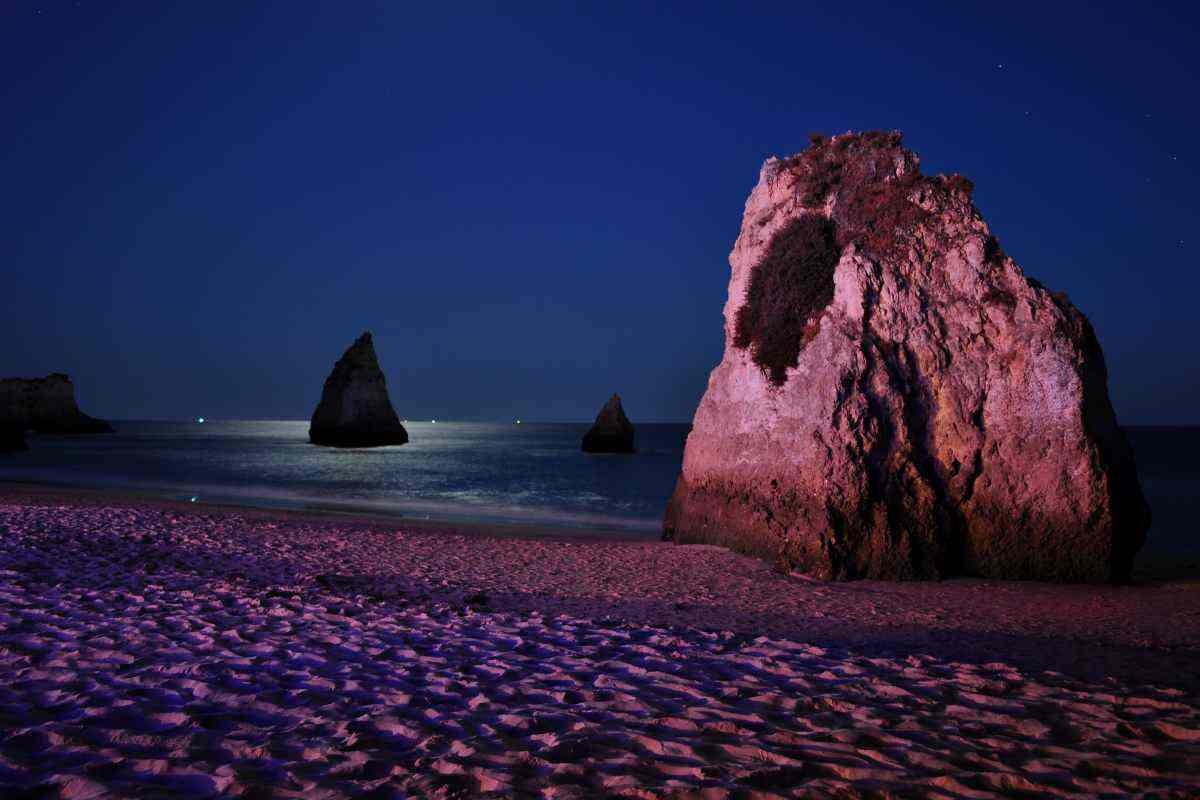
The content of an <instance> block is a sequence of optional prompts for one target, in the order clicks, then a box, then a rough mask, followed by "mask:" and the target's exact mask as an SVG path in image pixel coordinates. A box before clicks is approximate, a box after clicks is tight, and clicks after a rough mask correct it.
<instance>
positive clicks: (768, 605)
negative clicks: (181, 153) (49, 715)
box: [0, 482, 1200, 695]
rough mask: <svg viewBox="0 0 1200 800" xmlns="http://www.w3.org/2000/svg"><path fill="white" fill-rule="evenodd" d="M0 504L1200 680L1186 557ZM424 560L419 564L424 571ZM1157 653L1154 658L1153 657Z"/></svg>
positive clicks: (719, 621)
mask: <svg viewBox="0 0 1200 800" xmlns="http://www.w3.org/2000/svg"><path fill="white" fill-rule="evenodd" d="M4 504H15V505H18V506H30V507H39V506H40V507H53V508H58V507H64V508H67V509H106V510H114V509H115V510H118V511H121V512H128V513H132V514H141V513H143V512H158V513H163V512H169V513H170V514H171V515H173V516H172V517H171V518H174V519H188V520H192V521H194V523H195V524H197V525H199V526H201V527H202V528H204V529H206V530H210V531H223V530H235V531H237V532H238V533H241V534H253V535H256V536H257V535H261V534H262V533H263V532H267V534H268V535H269V536H270V537H271V538H273V539H279V538H280V537H286V535H287V532H288V531H295V532H296V535H298V536H304V537H316V538H318V539H332V540H336V541H338V542H339V545H338V546H339V547H342V546H343V544H342V543H343V540H344V538H345V535H346V534H353V535H354V536H357V537H361V538H362V539H363V540H369V541H373V542H374V543H375V544H376V546H377V550H376V551H374V552H372V554H371V557H370V558H368V559H366V560H365V561H362V562H360V563H359V564H357V565H356V566H357V569H347V571H348V572H349V573H350V574H353V575H355V580H356V581H360V582H362V581H363V580H365V581H366V584H365V585H368V588H367V590H366V591H367V592H368V594H369V593H371V592H375V591H376V590H377V589H378V585H377V584H378V583H379V580H380V579H381V577H382V576H390V577H388V578H387V579H385V580H384V582H385V583H386V582H387V580H390V579H391V578H393V577H398V576H403V578H404V580H403V581H402V582H405V583H406V584H407V585H408V588H407V589H406V590H405V591H407V592H415V593H417V594H419V595H422V596H425V597H427V598H433V599H437V600H440V601H444V602H450V603H460V604H461V603H462V602H463V601H464V598H466V597H468V596H470V595H473V594H479V593H486V594H487V595H488V596H489V598H490V607H491V608H493V609H496V610H509V611H517V612H520V613H528V612H531V611H538V612H541V613H557V612H564V613H570V614H577V615H580V616H585V617H600V618H605V619H610V620H621V621H624V622H636V623H645V624H653V625H667V626H684V627H696V628H702V629H706V630H722V629H723V630H731V631H734V632H736V633H737V634H738V635H747V636H753V635H763V634H766V635H780V636H787V637H789V638H795V639H799V640H802V641H807V642H810V643H820V644H822V645H825V646H834V647H850V648H862V647H866V648H869V649H873V650H876V651H879V652H887V653H891V654H902V653H905V652H926V653H936V654H940V655H943V656H947V657H954V658H960V659H966V660H974V661H978V660H980V659H985V656H984V655H982V654H984V653H987V654H988V655H987V656H986V658H987V659H992V660H996V659H1001V660H1003V658H1004V655H1005V653H1006V651H1011V655H1012V656H1013V657H1015V660H1016V661H1017V662H1020V663H1022V664H1023V665H1025V666H1027V667H1030V668H1034V669H1043V668H1044V669H1052V670H1056V671H1065V672H1073V673H1074V674H1078V675H1087V676H1089V677H1091V678H1097V677H1101V676H1102V673H1104V672H1105V670H1109V671H1112V670H1115V671H1116V672H1118V673H1121V674H1122V675H1123V676H1124V677H1133V678H1135V679H1138V680H1141V679H1143V678H1145V679H1146V680H1160V681H1162V680H1165V681H1167V682H1168V683H1170V684H1172V685H1186V686H1188V687H1189V691H1196V692H1197V694H1198V695H1200V673H1195V671H1194V670H1189V669H1182V667H1183V665H1182V664H1179V663H1178V661H1177V659H1178V658H1179V657H1180V656H1182V655H1184V654H1187V658H1194V659H1195V663H1200V571H1198V570H1196V569H1195V564H1192V563H1190V562H1189V563H1188V564H1182V565H1180V564H1175V565H1172V564H1170V563H1167V564H1166V565H1165V566H1163V567H1162V568H1160V569H1158V570H1156V571H1150V570H1148V569H1147V568H1146V567H1144V566H1143V568H1142V570H1141V573H1140V574H1138V575H1135V577H1137V578H1138V580H1136V581H1135V582H1134V583H1132V584H1128V585H1120V586H1114V585H1111V584H1058V583H1041V582H1035V581H998V580H988V579H983V578H968V577H955V578H948V579H945V580H942V581H911V582H888V581H872V580H858V581H844V582H822V581H816V580H813V579H811V578H809V577H807V576H805V575H800V574H791V575H785V574H782V573H779V572H778V571H776V570H775V569H774V568H773V567H771V566H770V565H768V564H767V563H766V562H764V561H761V560H759V559H756V558H753V557H750V556H744V555H740V554H737V553H734V552H732V551H730V550H727V549H725V548H722V547H716V546H711V545H676V544H673V543H671V542H663V541H661V540H660V539H658V538H657V537H644V536H636V535H633V536H630V535H622V533H623V532H613V533H608V532H604V531H595V530H587V529H574V528H572V529H564V528H555V527H550V526H540V527H539V526H533V525H498V524H490V523H453V522H445V521H436V520H422V519H405V518H401V517H396V516H390V515H377V516H376V515H370V514H359V513H344V512H339V511H330V510H321V509H276V508H262V507H254V506H237V505H226V504H216V503H212V504H210V503H203V502H201V503H191V502H187V501H181V500H173V499H169V498H163V497H159V496H153V495H141V494H139V493H136V492H111V491H108V490H105V489H89V488H81V487H70V488H60V487H48V486H42V485H38V484H12V483H2V482H0V505H4ZM232 544H233V543H231V545H232ZM364 546H365V545H364ZM389 552H390V555H389ZM539 559H542V560H544V561H545V562H546V563H541V562H540V561H539ZM347 567H349V565H347ZM413 574H421V575H422V576H423V577H422V578H421V579H418V580H416V581H413V580H411V577H412V575H413ZM435 576H436V577H435ZM371 586H374V588H371ZM391 591H392V590H391V589H386V588H385V589H383V590H382V592H383V594H384V595H387V594H389V593H390V592H391ZM956 615H957V616H956ZM1150 654H1153V656H1151V655H1150ZM1153 659H1158V661H1159V663H1149V662H1150V661H1151V660H1153ZM985 660H986V659H985ZM1176 664H1177V666H1172V665H1176ZM1189 666H1190V665H1189Z"/></svg>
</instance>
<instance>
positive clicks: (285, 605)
mask: <svg viewBox="0 0 1200 800" xmlns="http://www.w3.org/2000/svg"><path fill="white" fill-rule="evenodd" d="M456 528H457V529H456V530H449V529H444V528H442V529H439V526H438V525H437V524H429V523H426V524H421V525H415V524H413V523H411V522H405V521H399V520H383V519H354V518H347V517H343V516H338V515H321V514H306V513H283V512H264V511H247V510H238V509H216V508H205V507H202V506H189V505H187V504H178V503H172V502H168V501H156V500H149V499H145V498H131V497H119V496H114V495H106V494H103V493H95V492H93V493H87V492H69V491H60V490H39V489H33V488H30V487H18V486H7V487H0V795H2V796H10V795H13V796H16V795H17V794H18V793H19V792H30V793H34V794H37V796H56V795H58V796H63V797H98V796H105V795H109V794H112V795H116V796H130V795H133V796H189V797H208V796H219V795H231V796H238V795H241V796H247V797H267V796H278V797H343V796H347V797H348V796H361V795H364V794H367V796H381V797H386V796H397V797H402V796H420V797H423V796H445V797H460V796H480V795H482V796H488V795H489V794H490V795H492V796H496V797H511V796H530V797H535V796H544V797H597V796H606V795H612V796H631V797H665V796H681V797H684V796H695V797H752V796H753V797H775V796H779V797H811V796H850V797H855V796H889V793H890V794H891V795H895V796H909V795H917V796H929V797H947V798H950V797H988V796H1003V795H1011V794H1014V793H1022V792H1024V793H1028V794H1031V795H1063V796H1079V797H1096V796H1114V797H1115V796H1127V795H1130V794H1139V793H1154V794H1156V795H1166V796H1170V795H1172V794H1174V795H1175V796H1179V797H1189V796H1196V795H1197V794H1200V674H1198V672H1200V581H1197V580H1196V579H1195V578H1194V577H1188V576H1187V575H1184V576H1183V577H1177V578H1172V579H1170V580H1148V581H1144V582H1143V584H1142V585H1136V586H1126V587H1109V586H1056V585H1049V584H1034V583H1006V582H995V581H990V582H989V581H975V580H955V581H946V582H942V583H936V584H934V583H924V584H885V583H878V582H859V583H849V584H823V583H815V582H812V581H808V580H806V579H804V578H802V577H799V576H789V575H781V574H778V573H775V572H773V571H772V570H771V569H770V568H769V567H767V566H766V565H764V564H762V563H760V562H757V561H754V560H752V559H748V558H744V557H741V556H737V555H735V554H732V553H730V552H728V551H725V550H722V549H718V548H713V547H705V546H689V547H676V546H672V545H669V544H662V543H659V542H653V541H645V540H640V541H639V540H636V539H630V538H628V537H625V538H622V537H612V536H591V537H584V538H579V537H578V536H570V535H567V533H566V532H562V531H546V530H543V531H539V532H538V533H539V534H540V535H538V536H535V537H528V536H525V535H524V533H525V532H523V531H521V530H511V529H494V528H487V527H482V526H456ZM39 793H44V794H39Z"/></svg>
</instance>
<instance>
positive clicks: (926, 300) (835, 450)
mask: <svg viewBox="0 0 1200 800" xmlns="http://www.w3.org/2000/svg"><path fill="white" fill-rule="evenodd" d="M973 188H974V187H973V184H972V183H971V181H970V180H968V179H967V178H965V177H963V176H961V175H949V176H947V175H934V176H928V175H923V174H922V173H921V170H920V167H919V160H918V158H917V156H916V154H914V153H913V152H912V151H911V150H908V149H906V148H905V147H903V146H902V145H901V143H900V134H899V133H894V132H871V133H862V134H845V135H842V136H836V137H833V138H829V137H822V136H815V137H814V138H813V142H812V145H811V146H810V147H809V148H808V149H806V150H805V151H804V152H802V153H800V154H798V155H796V156H793V157H791V158H787V159H783V160H780V159H776V158H771V159H768V160H767V162H766V164H764V165H763V167H762V171H761V173H760V176H759V182H758V185H757V186H756V187H755V189H754V191H753V192H752V193H751V194H750V198H749V200H748V201H747V202H746V209H745V214H744V216H743V220H742V229H741V234H740V235H739V236H738V239H737V243H736V244H735V245H734V248H733V252H732V253H731V254H730V257H729V262H730V265H731V267H732V274H731V277H730V281H729V295H728V300H727V302H726V305H725V352H724V355H723V357H722V359H721V363H719V364H718V365H717V366H716V367H715V368H714V369H713V372H712V375H711V376H710V378H709V381H708V389H707V391H706V392H705V394H704V397H703V399H702V400H701V401H700V406H699V408H698V409H697V411H696V416H695V420H694V425H693V429H692V432H691V434H690V435H689V436H688V440H687V446H686V449H685V452H684V459H683V472H682V474H681V475H680V476H679V480H678V483H677V485H676V489H675V493H674V495H673V496H672V497H671V500H670V502H669V504H668V507H667V512H666V518H665V521H664V531H663V534H664V538H667V539H673V540H674V541H676V542H681V543H683V542H706V543H711V544H719V545H726V546H729V547H730V548H732V549H735V550H738V551H741V552H744V553H750V554H754V555H758V556H761V557H763V558H765V559H768V560H770V561H772V562H774V563H775V564H776V565H777V566H778V567H780V568H781V569H784V570H786V571H797V572H802V573H806V574H809V575H811V576H814V577H817V578H822V579H850V578H882V579H894V580H906V579H936V578H942V577H947V576H953V575H968V576H979V577H986V578H1001V579H1031V580H1051V581H1086V582H1101V581H1122V580H1125V579H1127V578H1128V577H1129V574H1130V569H1131V566H1132V562H1133V557H1134V554H1135V553H1137V551H1138V549H1139V548H1140V547H1141V545H1142V543H1143V541H1144V539H1145V536H1146V531H1147V528H1148V527H1149V522H1150V513H1149V508H1148V506H1147V504H1146V501H1145V499H1144V497H1143V494H1142V488H1141V484H1140V482H1139V480H1138V474H1137V469H1136V466H1135V464H1134V459H1133V452H1132V450H1131V448H1130V446H1129V443H1128V442H1127V441H1126V438H1125V433H1124V432H1123V431H1122V430H1121V428H1120V426H1119V425H1118V424H1117V420H1116V417H1115V415H1114V413H1113V408H1112V405H1111V403H1110V402H1109V397H1108V373H1107V370H1106V368H1105V363H1104V355H1103V354H1102V353H1101V350H1100V344H1099V342H1098V341H1097V339H1096V335H1095V333H1094V332H1093V330H1092V326H1091V324H1090V323H1089V322H1088V320H1087V318H1086V317H1085V316H1084V315H1083V313H1082V312H1081V311H1080V310H1079V309H1077V308H1076V307H1075V306H1074V305H1073V304H1072V303H1071V302H1070V301H1069V300H1068V299H1067V296H1066V295H1065V294H1062V293H1061V292H1052V291H1050V290H1048V289H1046V288H1045V287H1044V286H1042V285H1041V284H1040V283H1038V282H1037V281H1035V280H1033V279H1032V278H1029V277H1027V276H1026V275H1025V273H1024V272H1023V271H1022V270H1021V268H1020V267H1019V266H1017V264H1016V262H1014V261H1013V260H1012V259H1011V258H1010V257H1009V256H1008V255H1006V254H1005V252H1004V250H1003V249H1002V248H1001V246H1000V243H999V241H998V240H997V238H996V237H995V236H994V235H993V234H992V232H991V231H990V230H989V228H988V226H987V223H986V222H985V221H984V219H983V217H982V215H981V214H980V213H979V210H978V209H977V208H976V207H975V205H974V203H973V202H972V200H971V192H972V189H973Z"/></svg>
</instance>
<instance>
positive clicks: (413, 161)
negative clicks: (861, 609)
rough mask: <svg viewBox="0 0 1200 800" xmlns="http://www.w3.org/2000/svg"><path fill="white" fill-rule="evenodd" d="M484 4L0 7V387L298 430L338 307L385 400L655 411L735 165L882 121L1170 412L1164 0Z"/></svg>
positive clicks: (734, 211)
mask: <svg viewBox="0 0 1200 800" xmlns="http://www.w3.org/2000/svg"><path fill="white" fill-rule="evenodd" d="M434 5H437V6H439V9H438V10H436V11H432V10H429V8H421V7H422V6H429V7H432V6H434ZM509 5H511V6H512V7H513V8H520V9H530V10H522V11H521V12H520V13H512V12H511V11H505V10H503V9H502V8H499V7H494V6H486V5H468V4H463V5H458V6H454V7H451V6H449V5H444V4H405V3H367V2H336V3H335V2H329V3H315V2H314V3H307V2H280V3H263V4H249V3H240V2H237V3H233V2H231V3H207V2H195V3H180V4H177V5H175V6H174V7H169V6H170V4H167V3H159V2H145V3H115V4H104V3H97V2H89V1H88V0H84V1H83V2H74V0H71V1H70V2H53V1H51V0H47V2H40V3H30V2H25V0H8V1H7V2H5V3H3V4H2V5H0V179H2V182H3V199H2V200H0V202H2V203H3V208H2V213H3V223H2V226H0V265H2V270H3V273H2V277H3V279H2V283H0V293H2V296H3V297H4V304H3V307H2V312H3V313H0V342H3V345H2V346H0V375H23V376H32V375H42V374H45V373H48V372H52V371H65V372H68V373H70V374H71V375H72V376H73V377H74V378H75V380H76V383H77V385H78V389H79V397H80V402H81V405H82V407H83V408H84V410H85V411H87V412H88V413H92V414H96V415H100V416H104V417H109V418H115V419H131V418H186V417H190V416H195V415H200V414H203V415H205V416H208V417H212V418H230V417H233V418H307V417H308V416H309V415H310V414H311V412H312V408H313V407H314V405H315V404H316V401H317V399H318V397H319V395H320V389H321V382H322V381H323V380H324V377H325V375H326V374H327V372H328V371H329V369H330V367H331V366H332V364H333V361H334V360H335V359H336V358H337V357H338V356H339V355H340V354H341V352H342V351H343V350H344V349H345V348H346V346H348V345H349V344H350V342H351V341H353V339H354V338H355V337H356V336H357V335H358V334H359V333H360V332H361V331H362V330H364V329H370V330H372V331H373V332H374V333H375V341H376V346H377V348H378V350H379V354H380V358H381V361H382V363H383V366H384V369H385V371H386V373H387V376H388V381H389V385H390V387H391V392H392V398H393V403H394V405H395V406H396V408H397V411H398V412H399V413H400V415H401V416H404V417H414V418H428V417H437V418H439V419H497V420H508V419H511V418H513V417H522V418H524V419H529V420H535V419H536V420H583V419H589V418H591V417H592V416H593V415H594V414H595V413H596V410H597V409H598V408H599V406H600V405H601V404H602V403H603V401H604V400H605V399H606V398H607V397H608V396H609V395H610V394H611V393H612V392H613V391H619V392H620V393H621V394H622V396H623V397H624V398H625V404H626V409H627V410H628V412H629V414H630V416H631V417H632V419H633V420H634V422H639V421H643V422H649V421H687V420H690V419H691V416H692V413H693V411H694V409H695V405H696V403H697V401H698V399H699V397H700V395H701V393H702V392H703V390H704V386H705V383H706V380H707V376H708V372H709V370H710V369H711V368H712V366H713V365H714V364H715V363H716V362H717V361H718V360H719V358H720V354H721V346H722V338H721V307H722V304H723V303H724V298H725V288H726V282H727V280H728V276H729V268H728V264H727V262H726V258H727V255H728V253H729V250H730V248H731V247H732V245H733V241H734V239H735V238H736V236H737V233H738V228H739V225H740V222H741V212H742V206H743V204H744V202H745V199H746V195H747V193H748V192H749V191H750V189H751V188H752V187H753V185H754V183H755V181H756V180H757V177H758V170H759V166H760V165H761V163H762V161H763V160H764V159H765V158H766V157H767V156H769V155H772V154H777V155H787V154H791V153H793V152H796V151H798V150H800V149H802V148H803V147H804V146H805V144H806V142H807V134H808V133H809V132H812V131H821V132H825V133H839V132H843V131H846V130H850V129H856V130H857V129H876V128H885V129H899V130H902V131H903V132H904V134H905V141H906V143H907V144H908V145H909V146H910V147H912V148H913V149H915V150H916V151H917V152H918V153H920V154H921V155H922V157H923V162H922V166H923V169H924V171H925V172H927V173H934V172H939V171H945V172H961V173H963V174H965V175H967V176H969V177H971V178H972V179H973V180H974V181H975V183H976V187H977V188H976V192H975V199H976V202H977V204H978V205H979V207H980V209H981V210H982V211H983V213H984V215H985V217H986V218H987V219H988V221H989V223H990V224H991V226H992V229H993V231H994V232H995V233H996V234H997V235H998V236H999V238H1000V241H1001V243H1002V244H1003V246H1004V249H1005V250H1006V251H1007V252H1008V253H1009V254H1010V255H1012V256H1013V257H1014V258H1015V259H1016V260H1017V262H1018V263H1019V264H1020V265H1021V266H1022V267H1023V268H1024V269H1025V271H1026V272H1027V274H1029V275H1031V276H1033V277H1036V278H1037V279H1039V280H1041V281H1042V282H1043V283H1045V284H1046V285H1047V286H1048V287H1050V288H1052V289H1056V290H1065V291H1066V292H1067V293H1068V294H1069V295H1070V297H1071V299H1072V300H1073V301H1074V302H1075V303H1076V304H1077V305H1078V306H1079V307H1080V308H1081V309H1082V310H1083V311H1084V312H1085V313H1087V314H1088V315H1089V316H1090V318H1091V320H1092V322H1093V323H1094V325H1095V327H1096V330H1097V332H1098V334H1099V337H1100V340H1101V344H1102V345H1103V346H1104V349H1105V352H1106V355H1107V358H1108V364H1109V371H1110V386H1111V389H1112V394H1113V400H1114V404H1115V405H1116V408H1117V412H1118V414H1119V416H1120V418H1121V420H1122V421H1123V422H1125V423H1130V424H1138V423H1143V424H1144V423H1162V424H1167V423H1200V355H1198V354H1197V335H1196V324H1197V322H1196V321H1197V317H1198V316H1200V314H1198V313H1197V311H1196V308H1197V298H1198V296H1200V275H1198V270H1197V266H1198V265H1197V252H1200V251H1198V246H1200V224H1198V223H1200V213H1198V211H1200V193H1198V192H1197V191H1196V189H1195V187H1196V183H1197V164H1198V159H1200V156H1198V155H1197V145H1196V143H1197V140H1198V137H1197V134H1198V133H1200V125H1198V124H1197V123H1198V121H1200V108H1198V104H1197V97H1200V69H1198V67H1200V57H1198V55H1197V51H1198V50H1200V48H1198V47H1197V41H1200V36H1198V33H1200V30H1198V28H1200V25H1198V21H1200V20H1198V12H1197V11H1196V4H1194V3H1187V4H1185V3H1180V4H1178V5H1177V6H1176V7H1175V8H1174V9H1173V10H1172V9H1167V8H1164V7H1160V8H1159V9H1154V10H1152V9H1147V8H1144V7H1143V6H1142V5H1141V4H1136V3H1128V2H1125V3H1120V4H1113V5H1112V6H1110V7H1109V8H1108V10H1096V8H1095V6H1094V4H1088V5H1086V6H1085V5H1080V6H1073V7H1068V6H1067V5H1066V4H1058V3H1045V2H1039V3H1035V4H1030V5H1025V6H1023V5H1020V4H1016V3H1007V4H986V6H984V7H983V8H979V9H977V8H976V5H977V4H974V3H962V2H956V3H953V4H950V5H946V6H944V7H939V6H926V7H925V10H923V11H921V12H919V13H915V12H912V11H909V10H905V9H901V8H898V7H895V6H894V4H882V5H878V6H876V5H872V4H869V3H863V2H855V3H823V4H820V7H815V6H813V7H810V6H808V4H803V3H795V2H790V3H780V4H766V3H763V4H733V3H730V4H726V5H723V6H718V5H714V6H711V7H709V6H702V5H700V4H693V3H687V4H680V5H678V6H676V7H675V8H674V9H669V8H665V7H663V8H659V9H658V10H653V11H652V10H650V8H649V4H641V3H634V4H628V5H624V4H620V5H617V4H611V5H610V4H607V3H605V4H595V5H594V6H592V7H591V10H588V11H582V12H580V11H577V10H573V9H572V8H571V6H573V5H574V4H562V5H561V6H557V5H547V6H545V7H543V8H540V9H537V10H532V9H534V8H535V7H534V6H533V5H532V4H525V3H514V4H509Z"/></svg>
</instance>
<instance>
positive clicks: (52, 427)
mask: <svg viewBox="0 0 1200 800" xmlns="http://www.w3.org/2000/svg"><path fill="white" fill-rule="evenodd" d="M0 420H3V423H0V424H3V425H5V426H8V427H15V428H17V429H18V430H19V432H22V433H23V432H24V431H26V430H33V431H35V432H36V433H43V434H89V433H112V432H113V427H112V425H109V424H108V423H107V422H105V421H104V420H102V419H96V418H95V417H89V416H88V415H87V414H84V413H83V412H82V411H80V410H79V405H78V404H77V403H76V401H75V385H74V384H72V383H71V379H70V378H69V377H68V376H66V375H64V374H62V373H60V372H55V373H52V374H50V375H47V376H46V377H44V378H5V379H3V380H0ZM23 438H24V437H22V439H23Z"/></svg>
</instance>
